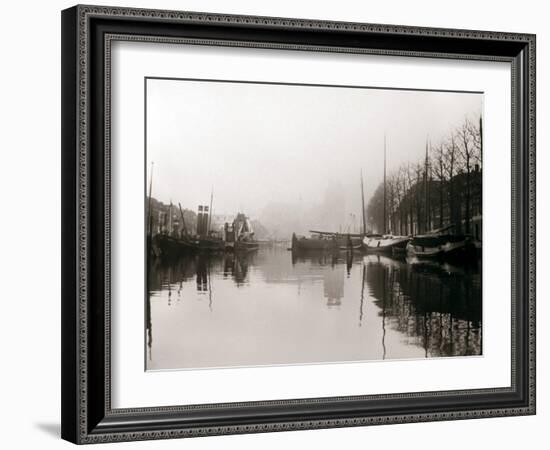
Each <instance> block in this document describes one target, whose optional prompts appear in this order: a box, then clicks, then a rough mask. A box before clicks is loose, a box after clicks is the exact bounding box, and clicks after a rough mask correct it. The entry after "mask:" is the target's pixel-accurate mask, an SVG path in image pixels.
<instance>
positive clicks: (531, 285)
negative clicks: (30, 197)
mask: <svg viewBox="0 0 550 450" xmlns="http://www.w3.org/2000/svg"><path fill="white" fill-rule="evenodd" d="M62 192H63V194H62V196H63V197H62V205H63V206H62V214H63V217H62V226H63V231H62V233H63V234H62V235H63V239H62V246H63V248H62V260H63V263H62V276H63V279H62V437H63V438H64V439H67V440H69V441H72V442H75V443H79V444H83V443H96V442H110V441H132V440H142V439H165V438H176V437H193V436H206V435H217V434H232V433H253V432H268V431H282V430H299V429H311V428H328V427H346V426H362V425H375V424H390V423H403V422H419V421H437V420H451V419H467V418H484V417H495V416H508V415H526V414H534V413H535V36H534V35H531V34H514V33H506V32H486V31H469V30H450V29H433V28H418V27H405V26H395V25H375V24H364V23H345V22H326V21H313V20H303V19H285V18H271V17H252V16H232V15H217V14H203V13H192V12H179V11H158V10H144V9H129V8H111V7H99V6H75V7H73V8H70V9H67V10H65V11H63V12H62Z"/></svg>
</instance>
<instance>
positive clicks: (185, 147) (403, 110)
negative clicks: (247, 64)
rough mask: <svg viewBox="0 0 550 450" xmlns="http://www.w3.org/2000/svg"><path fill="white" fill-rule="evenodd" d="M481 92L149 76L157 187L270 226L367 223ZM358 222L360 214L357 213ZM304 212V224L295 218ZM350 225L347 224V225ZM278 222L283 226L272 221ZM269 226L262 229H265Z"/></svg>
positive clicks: (476, 105) (474, 106)
mask: <svg viewBox="0 0 550 450" xmlns="http://www.w3.org/2000/svg"><path fill="white" fill-rule="evenodd" d="M482 101H483V95H482V94H480V93H457V92H433V91H410V90H389V89H375V88H369V89H363V88H353V87H326V86H323V87H319V86H303V85H300V86H296V85H270V84H260V83H230V82H207V81H189V80H164V79H162V80H159V79H148V80H147V112H146V114H147V186H149V179H150V167H151V162H154V173H153V197H155V198H156V199H158V200H160V201H162V202H164V203H169V202H170V200H172V202H174V203H175V204H177V203H178V202H181V204H182V207H183V208H187V209H191V210H193V211H196V209H197V206H198V205H199V204H205V205H208V204H209V202H210V193H211V190H212V189H213V192H214V207H213V210H214V214H223V215H234V214H235V213H236V212H238V211H240V212H244V213H246V214H247V215H249V216H250V217H252V218H258V219H260V220H262V218H263V220H265V221H268V222H270V223H265V224H264V225H266V226H267V227H268V228H269V227H271V228H273V227H274V226H275V225H280V224H279V222H281V223H282V225H284V223H283V222H285V221H286V224H287V225H286V227H283V229H281V230H280V231H281V233H284V234H286V233H288V230H287V228H288V229H291V228H292V229H296V231H303V230H305V229H311V228H313V227H320V226H323V227H325V228H328V227H331V228H332V229H333V231H337V229H334V227H335V226H336V227H337V226H338V224H340V227H342V226H346V225H347V226H349V225H350V224H351V222H352V221H353V220H356V221H357V220H359V217H360V210H361V192H360V172H361V171H362V172H363V178H364V185H365V203H368V200H369V198H370V197H371V195H372V194H373V193H374V190H375V189H376V187H377V185H378V184H379V183H380V182H381V181H382V179H383V164H384V162H383V149H384V135H385V136H386V141H387V142H386V148H387V166H388V172H390V171H391V170H392V169H395V168H397V167H398V166H399V165H401V164H402V163H406V162H411V163H416V162H419V161H420V160H422V158H423V157H424V154H425V149H426V141H427V139H428V138H429V139H431V141H432V142H434V143H437V142H438V141H439V140H441V139H442V138H444V137H445V136H447V135H448V134H449V133H450V132H451V131H452V129H453V128H455V127H457V126H458V125H460V124H461V122H462V121H463V120H464V118H465V117H469V118H470V119H476V118H478V117H479V116H480V115H481V114H482V108H483V104H482ZM352 214H355V217H353V216H352ZM291 215H298V216H300V217H290V216H291ZM342 221H343V222H344V223H342ZM271 222H273V223H271ZM262 223H263V221H262Z"/></svg>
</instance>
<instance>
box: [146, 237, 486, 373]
mask: <svg viewBox="0 0 550 450" xmlns="http://www.w3.org/2000/svg"><path fill="white" fill-rule="evenodd" d="M146 316H147V324H146V328H147V329H146V348H147V350H146V367H147V369H148V370H157V369H189V368H206V367H228V366H256V365H272V364H303V363H322V362H342V361H364V360H382V359H402V358H429V357H438V356H466V355H480V354H481V348H482V333H481V330H482V324H481V318H482V314H481V274H480V269H479V267H478V266H468V267H463V266H461V267H456V266H452V265H449V264H439V263H423V264H407V263H406V262H405V261H404V260H403V261H401V260H395V259H392V258H389V257H385V256H377V255H367V256H362V255H355V256H353V258H348V257H347V256H346V254H345V253H342V254H341V255H340V256H339V257H338V258H334V257H332V256H330V255H311V256H304V257H293V256H292V254H291V252H289V251H287V250H286V248H284V247H272V248H261V249H260V250H259V251H257V252H255V253H252V254H247V255H211V256H208V255H197V256H189V257H184V258H181V259H179V260H177V261H172V262H170V263H167V262H163V263H161V262H155V263H154V264H153V266H152V267H151V270H150V273H149V295H148V298H147V304H146Z"/></svg>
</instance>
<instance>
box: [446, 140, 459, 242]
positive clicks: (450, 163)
mask: <svg viewBox="0 0 550 450" xmlns="http://www.w3.org/2000/svg"><path fill="white" fill-rule="evenodd" d="M459 157H460V155H459V151H458V146H457V145H456V136H455V134H452V135H451V137H450V139H449V141H448V142H447V143H446V144H445V172H446V178H447V185H448V201H449V218H450V222H451V224H452V225H454V226H455V229H456V231H457V232H460V230H461V226H460V207H459V205H457V198H456V197H457V196H456V189H455V183H456V179H455V176H456V175H457V174H458V172H459Z"/></svg>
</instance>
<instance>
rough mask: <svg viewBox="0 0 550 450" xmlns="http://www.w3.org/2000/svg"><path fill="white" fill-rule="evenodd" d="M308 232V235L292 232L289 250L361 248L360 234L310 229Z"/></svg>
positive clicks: (351, 249)
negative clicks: (309, 234)
mask: <svg viewBox="0 0 550 450" xmlns="http://www.w3.org/2000/svg"><path fill="white" fill-rule="evenodd" d="M310 233H311V236H310V237H306V236H298V235H296V233H293V234H292V247H291V250H292V251H293V252H308V251H324V252H339V251H359V250H361V235H358V234H343V233H334V232H328V231H315V230H311V231H310Z"/></svg>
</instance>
